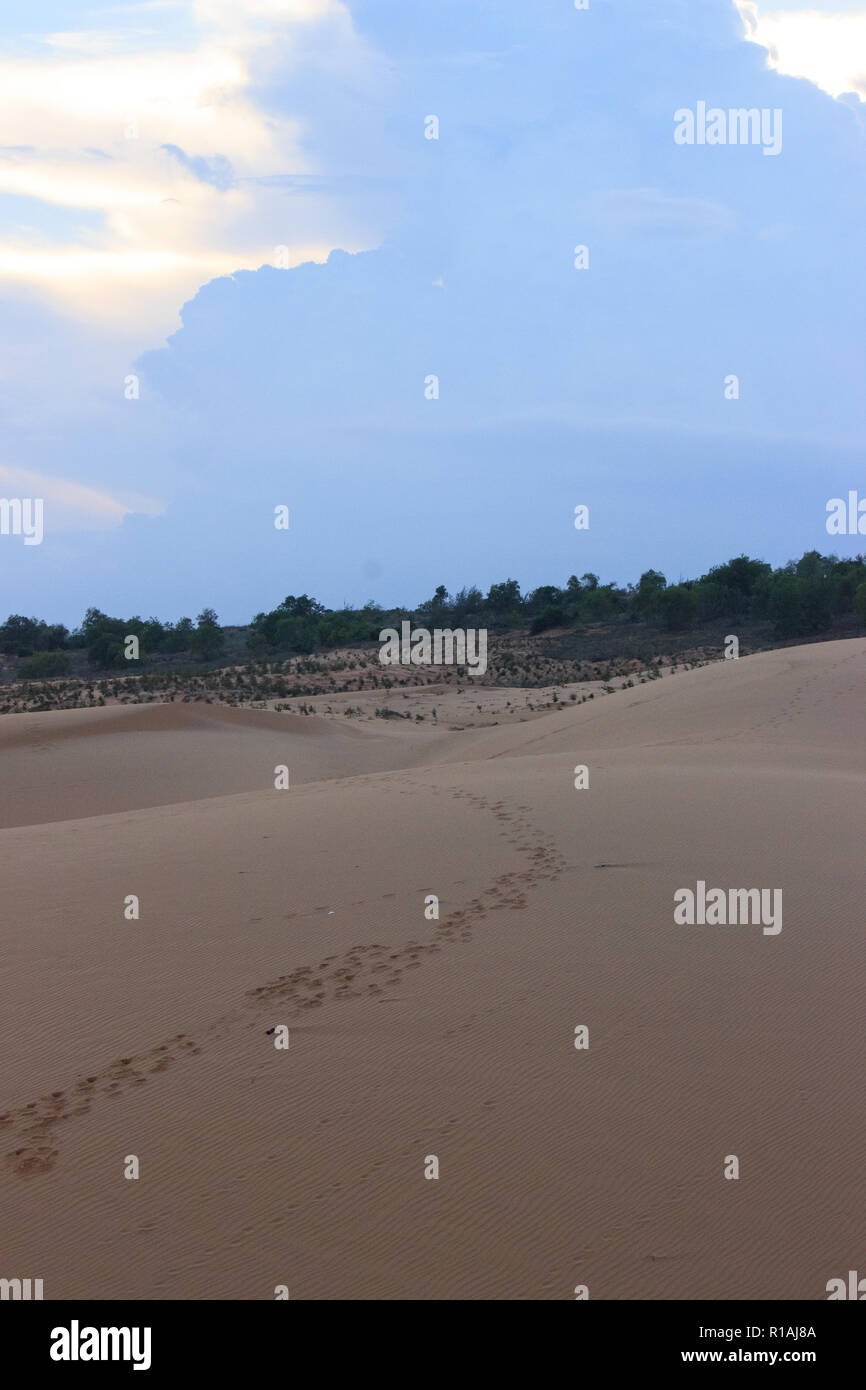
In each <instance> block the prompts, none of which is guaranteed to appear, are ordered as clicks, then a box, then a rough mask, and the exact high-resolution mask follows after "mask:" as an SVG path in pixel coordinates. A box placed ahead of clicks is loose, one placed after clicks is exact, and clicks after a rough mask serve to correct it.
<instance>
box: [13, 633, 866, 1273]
mask: <svg viewBox="0 0 866 1390" xmlns="http://www.w3.org/2000/svg"><path fill="white" fill-rule="evenodd" d="M864 666H866V642H864V641H862V640H856V641H847V642H828V643H821V644H816V645H810V646H806V647H800V648H789V649H786V650H784V651H779V652H771V653H765V654H763V655H759V656H753V657H749V658H747V659H744V660H742V661H739V662H728V663H724V662H720V663H718V664H716V665H713V666H708V667H704V668H701V669H699V670H696V671H691V672H682V673H680V674H679V675H677V676H676V677H673V678H672V679H666V680H664V681H659V682H652V683H651V684H649V685H646V686H642V687H638V688H636V689H632V690H626V691H622V692H618V693H617V694H615V695H612V696H608V697H606V698H604V699H601V700H594V701H593V702H592V703H591V704H589V703H587V704H583V705H579V706H576V707H575V706H570V707H568V708H567V709H564V710H562V711H556V712H555V713H551V714H548V715H544V716H542V717H541V718H538V719H535V720H532V721H531V722H527V723H525V724H524V723H521V724H511V725H508V726H505V727H498V728H486V729H470V730H466V731H465V732H462V733H453V734H452V733H449V732H448V731H447V730H445V729H441V728H440V729H438V730H431V729H429V728H418V729H416V728H415V727H414V726H409V725H408V723H407V724H406V725H405V726H402V727H400V728H399V729H394V728H390V727H388V728H383V729H381V730H380V729H378V728H376V727H374V726H373V725H365V726H364V727H363V728H355V727H352V726H350V725H348V724H347V727H344V726H343V725H342V724H340V723H339V722H337V721H336V720H326V719H313V718H306V719H305V718H302V717H293V716H291V715H288V714H284V713H283V714H272V713H269V712H267V711H249V712H243V713H242V712H239V711H234V710H222V709H219V708H217V707H203V706H183V707H178V706H147V707H138V708H122V709H111V710H109V709H105V710H102V709H100V710H85V711H73V712H69V713H66V714H42V715H20V716H8V717H7V718H6V719H5V720H3V721H0V755H2V766H3V771H4V776H3V784H2V785H3V807H2V816H3V820H2V824H3V826H4V827H5V828H4V829H3V830H2V831H0V852H2V856H3V858H2V862H3V887H4V901H5V905H6V910H5V912H4V913H3V918H2V921H3V925H2V941H0V946H2V952H3V959H4V971H3V984H2V1002H3V1054H4V1065H3V1081H2V1091H0V1111H2V1112H3V1113H2V1117H0V1157H2V1167H0V1229H2V1232H3V1240H2V1249H3V1253H2V1263H3V1267H2V1268H0V1275H3V1276H6V1277H11V1276H13V1275H18V1276H21V1277H24V1276H30V1277H40V1278H43V1280H44V1285H45V1296H46V1298H61V1297H84V1298H147V1297H157V1298H243V1299H261V1298H264V1299H269V1298H272V1297H273V1296H274V1289H275V1286H277V1285H279V1284H285V1285H288V1287H289V1289H290V1293H291V1297H292V1298H333V1299H344V1298H353V1299H354V1298H361V1299H368V1298H385V1299H398V1298H413V1299H450V1298H467V1299H478V1298H487V1299H492V1298H502V1299H562V1298H565V1299H568V1298H572V1297H573V1296H574V1295H573V1290H574V1287H575V1285H577V1284H586V1285H588V1287H589V1291H590V1296H591V1297H592V1298H616V1299H628V1298H649V1299H667V1298H721V1299H736V1298H759V1299H769V1298H807V1299H821V1298H823V1297H825V1296H826V1294H825V1286H826V1283H827V1280H828V1279H830V1278H833V1277H836V1276H838V1275H843V1276H844V1275H845V1273H846V1271H847V1270H848V1269H849V1268H858V1267H861V1266H862V1260H863V1249H864V1234H866V1231H864V1225H866V1223H864V1218H863V1214H862V1202H861V1200H860V1193H861V1191H862V1172H863V1169H864V1164H866V1126H864V1121H863V1115H862V1105H861V1101H860V1093H861V1090H862V1075H863V1068H864V1060H866V1046H864V1039H863V1028H862V1014H863V983H862V982H863V979H864V965H866V938H864V934H863V931H862V920H863V910H862V903H863V888H862V872H861V867H860V866H861V861H862V829H861V827H862V824H863V802H864V796H863V793H864V785H866V777H864V773H866V766H864V754H863V723H864V719H863V699H862V691H863V675H864ZM277 762H283V763H286V764H288V765H289V766H290V768H291V770H292V787H291V789H290V790H288V791H275V790H274V788H273V767H274V765H275V763H277ZM578 764H583V765H586V766H587V767H588V769H589V780H590V785H589V787H588V789H583V790H576V789H575V787H574V769H575V767H576V766H577V765H578ZM600 864H604V865H606V866H608V867H604V868H600V867H597V866H598V865H600ZM698 879H702V880H705V881H706V883H707V884H708V885H712V886H722V887H725V888H728V887H744V888H749V887H752V886H758V887H767V888H776V887H781V888H782V890H783V894H784V919H783V928H782V930H781V931H780V932H779V933H778V934H777V935H774V936H770V935H766V934H764V932H763V931H762V928H761V926H760V925H758V924H747V925H727V926H686V925H677V924H675V922H674V917H673V895H674V893H675V891H676V890H677V889H679V888H681V887H684V886H691V887H694V886H695V884H696V881H697V880H698ZM428 893H435V894H437V895H439V898H440V900H441V907H440V918H439V920H438V921H429V920H427V919H426V918H425V915H424V898H425V895H426V894H428ZM131 894H135V895H137V896H138V898H139V900H140V918H139V920H133V921H128V920H126V919H125V917H124V901H125V899H126V898H127V897H128V895H131ZM281 1023H285V1024H287V1025H288V1027H289V1029H290V1036H291V1045H290V1047H289V1049H288V1050H286V1051H277V1050H276V1049H275V1048H274V1046H273V1038H272V1037H269V1036H267V1034H266V1029H268V1028H270V1027H272V1026H273V1025H275V1024H281ZM578 1025H586V1026H587V1027H588V1028H589V1036H590V1045H589V1049H588V1050H582V1051H578V1050H576V1049H575V1047H574V1032H575V1028H576V1027H577V1026H578ZM132 1154H134V1155H137V1157H138V1159H139V1161H140V1172H141V1176H140V1178H139V1179H138V1180H137V1181H130V1180H127V1179H125V1178H124V1176H123V1172H124V1163H125V1160H126V1158H127V1156H128V1155H132ZM429 1155H436V1156H437V1157H438V1161H439V1173H440V1176H439V1179H438V1181H431V1180H426V1179H425V1177H424V1170H425V1161H426V1159H427V1156H429ZM728 1155H736V1156H737V1157H738V1159H739V1163H740V1177H739V1180H737V1181H728V1180H726V1179H725V1177H724V1165H725V1160H726V1156H728ZM858 1261H859V1265H858Z"/></svg>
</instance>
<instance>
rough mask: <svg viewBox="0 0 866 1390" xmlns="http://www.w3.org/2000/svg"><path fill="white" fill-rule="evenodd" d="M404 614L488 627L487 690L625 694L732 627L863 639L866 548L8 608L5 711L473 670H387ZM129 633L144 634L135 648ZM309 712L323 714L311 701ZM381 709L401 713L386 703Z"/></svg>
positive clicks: (447, 678)
mask: <svg viewBox="0 0 866 1390" xmlns="http://www.w3.org/2000/svg"><path fill="white" fill-rule="evenodd" d="M404 621H409V622H410V623H412V624H413V625H415V626H421V627H426V628H437V627H438V628H457V629H459V628H486V629H487V630H488V632H489V635H490V644H491V645H490V655H489V665H488V671H487V674H486V677H485V683H486V684H488V685H508V686H524V687H531V688H539V687H542V686H544V685H553V684H570V683H575V682H580V681H597V682H600V683H601V685H602V687H603V688H604V689H607V690H612V689H614V687H613V685H612V684H611V682H612V680H613V678H614V676H616V677H617V678H618V679H619V680H620V686H619V688H620V689H623V688H626V689H627V688H628V687H629V685H630V684H632V683H633V681H635V680H636V681H638V682H639V683H643V682H644V681H646V680H652V679H655V678H657V676H658V675H659V674H660V672H659V670H658V667H659V666H660V665H661V664H662V661H663V659H664V660H665V661H666V662H669V663H670V664H671V665H672V667H673V669H674V670H676V669H677V666H678V664H679V666H680V667H684V668H687V667H688V666H689V665H690V664H702V663H703V662H704V661H707V660H712V659H716V658H717V657H718V655H720V647H721V644H722V643H723V641H724V637H725V635H726V634H728V633H734V634H738V635H739V636H740V638H741V640H745V641H746V644H747V649H748V650H759V649H761V648H762V647H767V646H771V645H774V644H778V643H780V642H796V641H803V640H808V639H813V640H814V639H820V638H821V637H822V636H832V635H834V634H836V635H854V633H855V632H857V631H859V630H861V629H862V628H863V627H864V626H866V557H864V556H857V557H855V558H854V559H846V560H840V559H838V558H837V557H836V556H833V555H830V556H825V555H821V554H819V552H818V551H814V550H813V551H809V552H808V553H807V554H805V555H803V556H802V557H801V559H799V560H792V561H790V562H789V563H788V564H787V565H783V566H781V567H780V568H779V569H775V570H774V569H772V568H771V566H770V565H768V564H766V563H765V562H764V561H762V560H755V559H750V558H749V557H748V556H746V555H739V556H737V557H736V558H734V559H732V560H728V561H726V562H725V563H724V564H720V565H715V566H713V568H712V569H710V570H709V571H708V572H707V573H706V574H704V575H702V576H701V577H700V578H699V579H690V580H685V581H681V582H678V583H676V584H669V583H668V581H667V579H666V578H665V576H664V575H663V574H662V573H661V572H660V571H659V570H654V569H649V570H647V571H646V572H645V573H644V574H642V575H641V576H640V578H639V580H638V582H637V583H636V584H627V585H626V586H625V587H621V586H619V585H617V584H616V583H606V584H603V583H602V582H601V580H600V579H599V577H598V575H596V574H592V573H587V574H583V575H581V576H580V578H578V577H577V575H572V576H571V577H570V578H569V579H568V580H567V582H566V583H565V584H564V585H563V586H562V587H559V586H557V585H555V584H544V585H541V586H540V587H539V588H537V589H534V590H532V591H531V592H529V593H528V594H525V595H524V594H522V593H521V590H520V584H519V583H518V581H517V580H516V579H511V578H509V579H505V580H502V581H501V582H500V583H497V584H492V585H491V586H490V588H489V589H488V592H487V594H486V595H485V594H483V593H482V591H481V590H480V589H478V588H477V587H475V586H472V587H469V588H462V589H460V590H458V591H457V592H456V593H455V594H453V595H452V594H449V593H448V591H447V589H446V588H445V585H444V584H440V585H439V586H438V588H437V589H436V591H435V593H434V594H433V596H432V597H431V598H430V599H428V600H426V601H425V602H423V603H421V604H419V605H418V606H417V607H416V608H397V609H384V608H382V607H380V606H379V605H378V604H376V603H374V602H373V601H372V600H371V601H369V602H368V603H366V604H365V605H364V606H363V607H362V608H351V607H349V606H348V605H347V606H344V607H343V608H339V609H329V608H326V607H325V606H324V605H323V604H321V603H318V602H317V601H316V599H314V598H311V597H310V596H309V595H308V594H301V595H299V596H295V595H292V594H290V595H289V596H288V597H287V598H285V599H283V601H282V603H280V604H278V605H277V607H276V608H274V609H272V610H271V611H270V612H262V613H257V614H256V615H255V617H254V618H253V619H252V621H251V622H250V624H249V625H248V626H247V627H231V626H227V627H223V626H221V625H220V622H219V619H218V616H217V614H216V612H215V611H214V610H213V609H212V608H204V609H202V611H201V612H200V613H199V615H198V617H197V619H196V620H195V621H193V620H192V619H191V618H180V619H179V620H178V621H177V622H174V623H171V622H167V623H164V622H161V621H160V620H159V619H158V618H146V619H143V618H141V617H139V616H134V617H131V618H115V617H110V616H109V615H108V614H106V613H103V612H101V611H100V610H99V609H97V608H89V609H88V610H87V612H86V614H85V615H84V619H83V621H82V623H81V625H80V627H78V628H76V629H75V630H74V631H73V632H70V631H69V630H68V629H67V628H66V627H64V626H63V625H62V624H58V623H55V624H50V623H47V622H45V621H44V620H43V619H38V618H26V617H23V616H22V615H21V614H13V615H12V616H10V617H9V618H7V620H6V622H5V623H3V624H2V626H0V673H2V677H0V678H2V682H3V683H4V684H8V683H9V682H18V683H19V689H18V691H17V693H15V694H14V695H11V696H10V697H9V698H8V699H7V700H6V702H5V703H2V704H0V713H5V712H9V711H10V710H12V709H16V708H18V709H21V708H27V709H41V708H46V709H47V708H55V707H57V705H58V703H59V704H61V705H62V706H63V707H65V708H69V707H76V706H79V705H81V704H84V705H92V704H104V703H105V702H106V700H109V701H112V700H113V701H119V702H121V703H126V702H134V703H141V702H142V701H144V702H148V701H155V700H166V699H167V700H169V701H171V700H174V699H179V700H183V701H187V700H190V699H196V700H198V699H203V700H208V701H210V700H217V701H219V702H220V703H228V704H247V705H255V704H261V702H263V701H266V700H273V699H277V700H279V701H281V702H283V701H285V700H291V699H297V698H298V697H304V698H306V697H309V696H316V695H321V694H323V693H328V694H330V693H335V692H336V691H338V690H340V691H362V690H371V689H380V690H382V691H383V692H387V691H389V690H391V689H392V688H393V687H394V686H413V685H418V684H424V683H427V682H429V680H430V679H433V678H434V677H435V679H436V680H439V681H441V683H442V684H444V685H446V686H448V685H450V684H452V682H460V681H462V680H463V679H464V678H465V676H466V671H465V669H460V668H458V669H455V668H435V669H432V670H425V671H421V670H419V669H418V668H408V669H403V668H400V667H396V668H395V667H382V666H381V665H380V664H379V662H378V660H377V654H376V651H375V647H374V646H373V645H372V644H377V643H378V641H379V633H380V632H381V631H382V629H383V628H397V629H398V630H399V628H400V624H401V623H402V622H404ZM131 637H134V638H135V639H136V643H137V651H133V652H132V653H130V646H129V642H130V638H131ZM130 655H132V656H133V659H132V660H131V659H130ZM89 673H91V674H89ZM63 677H69V678H70V679H68V680H64V679H62V678H63ZM49 682H50V684H49ZM40 683H41V684H40ZM572 698H574V697H573V696H572ZM582 698H585V699H587V698H588V699H592V698H593V696H592V694H589V695H587V696H584V697H582ZM280 707H282V708H288V706H285V705H281V706H280ZM529 708H530V709H531V708H532V706H530V707H529ZM300 709H301V712H302V713H307V712H309V713H313V712H314V710H313V707H312V706H311V707H310V708H309V711H308V710H307V708H306V706H300ZM359 712H360V710H359ZM346 713H347V714H350V710H347V711H346ZM352 713H354V711H352ZM376 713H377V714H378V715H379V717H380V718H382V717H384V718H388V717H394V715H393V713H392V711H390V710H386V709H377V711H376ZM350 717H351V715H350ZM416 718H417V716H416ZM434 718H435V716H434Z"/></svg>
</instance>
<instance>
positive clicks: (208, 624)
mask: <svg viewBox="0 0 866 1390" xmlns="http://www.w3.org/2000/svg"><path fill="white" fill-rule="evenodd" d="M225 644H226V639H225V633H224V632H223V630H222V628H221V627H220V625H219V619H218V617H217V615H216V613H215V611H214V609H213V608H203V609H202V611H201V612H200V613H199V615H198V618H197V619H196V628H195V631H194V632H193V634H192V642H191V645H192V650H193V651H194V652H195V654H196V656H197V657H198V658H199V660H200V661H213V660H215V658H216V657H218V656H219V655H220V653H221V652H222V651H223V649H224V647H225Z"/></svg>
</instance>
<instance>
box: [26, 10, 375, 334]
mask: <svg viewBox="0 0 866 1390" xmlns="http://www.w3.org/2000/svg"><path fill="white" fill-rule="evenodd" d="M132 8H133V10H134V11H136V13H135V14H134V16H133V18H134V19H135V20H136V21H137V20H140V19H143V20H145V21H146V22H147V23H148V24H150V25H151V26H153V25H155V24H158V23H159V22H160V13H161V11H163V10H165V11H166V12H168V10H169V9H172V8H173V7H170V6H162V5H153V6H150V5H144V6H134V7H132ZM129 13H130V12H129V10H127V9H124V8H123V7H119V8H118V11H117V14H118V15H119V16H121V17H122V18H123V20H124V21H128V19H129ZM174 13H175V14H176V13H177V10H176V8H174ZM183 16H184V18H185V20H186V23H187V31H186V32H185V33H184V35H183V37H182V38H181V37H176V36H175V37H171V38H169V37H168V36H166V37H165V39H164V41H163V42H162V44H161V46H160V44H159V42H155V41H154V30H153V28H150V29H149V30H148V31H147V42H146V43H142V42H141V34H142V31H140V30H135V29H127V28H123V27H119V28H118V29H117V30H116V31H114V30H111V29H105V28H103V29H101V30H99V31H84V30H83V31H80V32H63V33H56V34H52V35H49V36H48V37H47V38H45V39H43V40H42V52H41V53H40V54H39V56H36V57H34V56H32V53H33V50H32V48H31V50H30V51H29V52H28V54H27V55H26V56H23V57H21V56H15V55H11V56H10V55H8V54H7V55H4V56H0V127H2V128H3V129H4V130H5V131H6V132H13V134H12V135H10V134H7V135H6V140H7V141H8V144H7V146H6V148H5V149H0V193H7V194H13V195H18V196H21V197H26V198H30V199H36V200H39V201H40V202H41V203H43V204H45V205H47V206H48V207H49V208H56V209H64V210H68V209H73V210H74V209H82V210H87V212H88V217H87V218H86V219H84V220H85V221H86V222H87V227H86V229H85V230H80V231H76V232H75V234H74V235H73V234H72V233H70V232H69V231H68V230H64V231H62V232H61V231H59V230H56V231H54V232H53V233H52V228H53V227H59V226H60V225H62V226H63V227H64V228H68V226H69V225H70V223H71V221H72V220H73V219H70V217H69V216H68V214H67V215H64V216H63V217H62V218H61V217H60V214H57V218H56V220H55V221H52V218H51V216H50V215H47V216H46V217H45V218H44V219H43V221H42V223H41V224H40V225H41V226H42V227H43V228H47V229H48V230H47V235H41V236H40V237H39V238H38V240H35V239H34V237H33V235H32V232H30V231H29V230H28V229H27V227H26V226H22V227H20V228H19V229H17V230H14V231H9V230H7V231H6V232H3V233H0V284H2V282H3V280H4V279H5V280H7V281H10V280H11V281H14V282H15V285H16V287H18V288H20V287H21V285H22V283H25V284H29V285H31V286H32V288H33V289H34V291H36V292H37V293H38V294H39V295H40V296H41V297H43V298H45V297H47V298H48V299H50V300H51V301H52V302H57V303H58V304H59V305H60V306H61V307H63V308H64V309H65V310H66V311H67V312H68V311H71V312H73V313H75V314H76V315H78V316H86V317H88V318H92V317H97V318H103V319H104V318H110V317H111V316H112V315H122V316H123V317H124V318H125V317H127V316H128V315H129V314H130V313H132V314H137V315H140V316H141V326H142V329H145V330H146V331H148V332H150V331H152V329H153V328H154V327H155V326H159V325H161V326H162V329H163V331H164V332H168V331H171V330H172V328H173V327H175V326H176V322H177V318H176V316H177V311H178V309H179V307H180V305H181V303H182V302H183V301H184V300H185V299H188V298H190V297H191V296H192V294H194V292H195V290H196V289H197V288H198V287H199V286H200V285H201V284H202V283H203V282H204V281H206V280H208V279H210V278H212V277H213V276H214V275H218V274H226V273H230V272H231V271H233V270H239V269H255V268H257V267H258V266H260V265H262V264H264V263H266V262H273V260H274V256H275V247H277V246H281V245H288V246H289V247H290V248H291V258H292V263H293V264H297V263H298V262H299V261H301V260H305V259H315V260H324V259H325V258H326V257H327V254H328V251H329V250H330V249H331V248H332V247H333V245H335V244H337V242H338V241H339V242H340V243H341V244H343V245H345V246H346V247H347V249H350V250H356V249H361V248H360V247H359V246H358V245H356V244H354V242H353V237H352V233H351V230H350V229H349V228H347V227H342V228H337V227H335V226H334V225H333V219H334V207H333V204H330V205H329V204H328V201H327V199H322V200H321V201H320V202H319V203H318V204H316V206H313V203H314V200H311V199H309V198H308V199H304V200H303V204H302V205H300V204H299V203H298V202H297V200H295V201H294V202H292V201H291V200H290V199H289V198H288V196H287V195H286V193H285V191H280V190H279V189H276V188H272V187H268V186H267V185H266V184H263V183H260V182H258V180H260V179H262V178H267V177H268V176H272V175H275V174H287V173H288V174H292V175H315V174H317V173H319V172H321V171H320V170H319V169H318V167H317V165H316V162H315V160H314V159H313V158H312V157H311V156H310V154H309V153H308V152H307V148H306V147H305V138H304V137H305V128H304V121H303V120H302V119H301V118H300V117H295V116H293V115H286V114H280V113H274V112H273V111H265V110H263V109H262V108H261V107H260V106H258V105H257V102H256V96H257V93H258V91H259V89H260V87H261V86H263V85H267V84H268V83H269V82H273V80H274V78H275V77H276V76H277V75H278V74H280V72H281V70H282V69H281V65H285V64H288V65H289V66H290V65H291V63H292V61H293V60H294V57H295V40H296V37H297V35H298V34H299V32H300V33H308V32H309V30H310V27H311V26H314V25H316V24H318V23H321V24H326V25H328V26H329V30H328V32H329V35H330V34H331V31H332V30H333V33H334V38H335V40H337V39H339V45H338V46H339V48H340V51H341V53H343V54H344V55H345V60H346V62H347V63H348V64H349V65H350V66H351V64H352V62H353V61H354V56H353V55H355V47H356V45H355V39H354V33H353V30H352V26H351V20H350V18H349V15H348V12H347V11H346V9H345V7H344V5H342V4H341V3H339V0H247V2H246V3H244V4H243V5H239V4H237V3H235V0H231V3H224V2H223V0H192V3H190V4H188V5H186V6H184V7H183ZM106 17H108V18H109V20H110V18H111V12H110V11H109V12H106V11H103V12H102V18H103V23H104V22H105V19H106ZM157 39H158V35H157ZM361 51H362V50H361V48H360V47H358V48H357V54H358V61H359V62H360V54H361ZM130 136H132V138H130ZM13 141H14V145H13ZM165 146H172V147H174V149H175V150H176V151H180V152H182V154H183V158H179V157H173V156H172V155H171V153H169V152H168V151H167V150H166V149H165V148H164V147H165ZM215 160H218V161H219V169H220V171H221V173H222V175H223V177H222V178H221V179H220V180H216V179H214V180H213V181H208V169H209V168H211V167H212V165H211V164H209V163H208V161H211V162H212V161H215ZM217 182H219V183H220V186H218V187H217V186H215V183H217ZM94 212H96V213H100V214H102V220H101V225H96V226H95V225H94V221H93V213H94ZM32 221H33V219H32V217H31V216H30V215H29V214H27V215H24V214H22V217H21V222H22V224H24V223H31V222H32ZM85 286H86V288H85Z"/></svg>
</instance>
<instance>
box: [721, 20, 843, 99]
mask: <svg viewBox="0 0 866 1390" xmlns="http://www.w3.org/2000/svg"><path fill="white" fill-rule="evenodd" d="M735 3H736V5H737V9H738V10H739V12H740V15H741V16H742V18H743V22H744V24H745V26H746V32H747V35H748V37H749V38H750V39H751V40H752V41H753V42H754V43H758V44H760V45H761V46H762V47H763V48H766V49H768V50H769V60H768V61H769V66H770V67H772V68H774V69H775V70H776V71H777V72H779V73H783V74H785V76H788V77H805V78H808V80H809V81H810V82H814V83H815V85H816V86H818V87H821V88H822V89H823V90H824V91H825V92H829V94H830V95H831V96H834V97H838V96H841V95H842V93H843V92H856V93H857V94H858V95H859V96H860V98H861V100H866V8H864V9H863V10H861V11H856V10H854V11H850V10H849V11H845V12H837V11H824V10H818V9H813V10H790V9H776V8H771V7H768V6H766V5H764V4H762V3H760V0H735Z"/></svg>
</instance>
